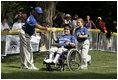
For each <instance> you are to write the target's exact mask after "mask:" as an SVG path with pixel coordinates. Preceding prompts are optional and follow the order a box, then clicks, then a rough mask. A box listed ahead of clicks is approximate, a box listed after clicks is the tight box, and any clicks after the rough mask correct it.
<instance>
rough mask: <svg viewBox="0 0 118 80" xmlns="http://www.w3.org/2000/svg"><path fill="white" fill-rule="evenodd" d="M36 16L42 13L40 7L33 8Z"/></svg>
mask: <svg viewBox="0 0 118 80" xmlns="http://www.w3.org/2000/svg"><path fill="white" fill-rule="evenodd" d="M34 10H35V11H36V12H37V13H38V14H41V13H43V11H42V9H41V7H35V9H34Z"/></svg>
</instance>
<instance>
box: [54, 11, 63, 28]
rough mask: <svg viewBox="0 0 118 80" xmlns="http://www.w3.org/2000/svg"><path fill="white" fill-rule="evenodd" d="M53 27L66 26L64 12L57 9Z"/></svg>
mask: <svg viewBox="0 0 118 80" xmlns="http://www.w3.org/2000/svg"><path fill="white" fill-rule="evenodd" d="M52 20H53V27H60V28H63V27H64V23H65V19H64V13H62V12H59V11H58V10H57V11H56V14H55V16H54V17H53V19H52Z"/></svg>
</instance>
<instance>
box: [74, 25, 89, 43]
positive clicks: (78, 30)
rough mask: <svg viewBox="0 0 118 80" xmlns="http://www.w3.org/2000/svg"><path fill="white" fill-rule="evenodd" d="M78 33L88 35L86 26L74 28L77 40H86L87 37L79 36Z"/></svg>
mask: <svg viewBox="0 0 118 80" xmlns="http://www.w3.org/2000/svg"><path fill="white" fill-rule="evenodd" d="M79 35H88V36H89V32H88V29H87V28H86V27H83V28H76V30H75V36H76V37H77V41H78V42H83V41H85V40H87V39H88V38H79Z"/></svg>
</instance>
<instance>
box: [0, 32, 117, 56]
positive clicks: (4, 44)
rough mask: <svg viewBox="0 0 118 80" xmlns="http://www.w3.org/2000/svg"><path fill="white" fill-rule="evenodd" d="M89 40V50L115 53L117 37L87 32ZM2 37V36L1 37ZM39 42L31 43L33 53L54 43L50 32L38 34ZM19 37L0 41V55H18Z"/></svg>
mask: <svg viewBox="0 0 118 80" xmlns="http://www.w3.org/2000/svg"><path fill="white" fill-rule="evenodd" d="M63 34H64V32H63V31H56V35H57V36H58V35H63ZM89 34H90V36H89V40H90V50H101V51H110V52H117V36H116V35H111V37H110V38H109V39H108V38H107V37H106V34H103V33H98V32H89ZM2 36H3V35H2ZM39 36H41V40H39V42H40V43H39V42H38V43H37V41H36V42H35V41H31V43H32V48H33V52H35V51H39V49H40V51H47V50H48V49H49V48H50V47H51V45H52V44H55V42H54V41H53V39H52V32H50V31H49V32H45V31H44V32H40V34H39ZM19 46H20V41H19V36H18V35H6V38H5V40H4V41H1V55H2V56H5V55H7V54H19Z"/></svg>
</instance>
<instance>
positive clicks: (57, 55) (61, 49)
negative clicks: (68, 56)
mask: <svg viewBox="0 0 118 80" xmlns="http://www.w3.org/2000/svg"><path fill="white" fill-rule="evenodd" d="M67 50H68V49H66V48H64V47H61V48H58V50H57V54H56V56H55V59H54V60H53V63H55V64H56V63H58V59H59V57H60V55H61V54H62V53H63V52H66V51H67Z"/></svg>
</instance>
